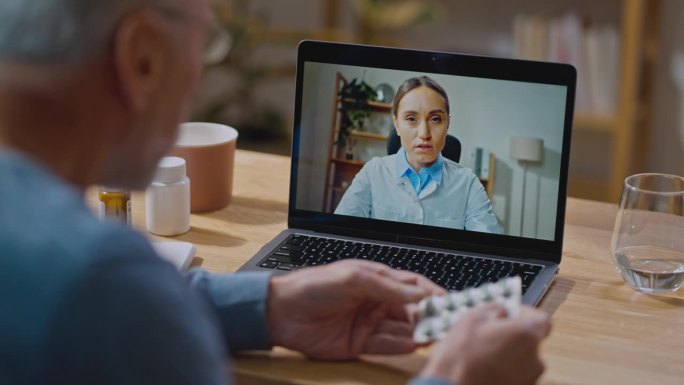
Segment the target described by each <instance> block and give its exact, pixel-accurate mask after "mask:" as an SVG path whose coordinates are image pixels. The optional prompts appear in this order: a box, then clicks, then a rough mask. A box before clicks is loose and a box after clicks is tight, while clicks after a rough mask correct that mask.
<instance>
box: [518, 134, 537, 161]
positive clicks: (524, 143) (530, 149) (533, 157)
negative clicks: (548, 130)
mask: <svg viewBox="0 0 684 385" xmlns="http://www.w3.org/2000/svg"><path fill="white" fill-rule="evenodd" d="M543 149H544V141H543V140H542V139H538V138H511V158H513V159H517V160H524V161H527V162H539V161H541V159H542V150H543Z"/></svg>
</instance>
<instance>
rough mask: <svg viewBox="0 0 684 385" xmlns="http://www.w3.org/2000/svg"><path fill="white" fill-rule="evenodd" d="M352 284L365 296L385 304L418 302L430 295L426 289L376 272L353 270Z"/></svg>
mask: <svg viewBox="0 0 684 385" xmlns="http://www.w3.org/2000/svg"><path fill="white" fill-rule="evenodd" d="M350 279H351V282H350V284H353V285H355V286H356V287H357V288H358V289H361V290H362V291H363V294H364V296H366V297H367V298H369V299H372V300H374V301H379V302H384V303H389V304H392V303H410V302H418V301H420V300H421V299H423V298H425V297H426V296H428V295H429V291H428V290H427V289H425V288H424V287H421V286H417V285H412V284H407V283H403V282H399V281H397V280H394V279H392V278H389V277H387V276H384V275H380V274H377V273H376V272H369V271H365V270H353V271H352V273H351V277H350Z"/></svg>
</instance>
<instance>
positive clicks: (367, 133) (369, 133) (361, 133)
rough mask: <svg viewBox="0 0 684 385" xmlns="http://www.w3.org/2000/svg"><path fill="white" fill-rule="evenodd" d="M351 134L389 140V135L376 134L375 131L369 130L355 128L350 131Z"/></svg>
mask: <svg viewBox="0 0 684 385" xmlns="http://www.w3.org/2000/svg"><path fill="white" fill-rule="evenodd" d="M349 135H351V136H356V137H359V138H368V139H377V140H387V135H382V134H375V133H372V132H368V131H359V130H353V131H349Z"/></svg>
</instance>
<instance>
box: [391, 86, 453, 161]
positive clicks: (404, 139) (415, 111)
mask: <svg viewBox="0 0 684 385" xmlns="http://www.w3.org/2000/svg"><path fill="white" fill-rule="evenodd" d="M393 119H394V127H395V128H396V129H397V135H399V137H400V138H401V146H402V147H403V148H404V151H406V159H407V160H408V162H409V164H410V165H411V167H412V168H413V169H414V170H416V171H418V170H420V169H421V168H425V167H429V166H430V165H432V164H433V163H434V162H435V161H436V160H437V156H438V155H439V153H440V152H442V149H443V148H444V142H445V140H446V135H447V130H448V129H449V115H448V114H447V107H446V103H445V101H444V98H443V97H442V95H440V94H439V93H438V92H437V91H435V90H433V89H432V88H429V87H425V86H420V87H417V88H414V89H412V90H411V91H409V92H407V93H406V94H405V95H404V97H403V98H401V100H400V101H399V105H398V106H397V111H396V114H395V115H394V117H393Z"/></svg>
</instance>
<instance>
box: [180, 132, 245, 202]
mask: <svg viewBox="0 0 684 385" xmlns="http://www.w3.org/2000/svg"><path fill="white" fill-rule="evenodd" d="M237 137H238V132H237V130H235V129H234V128H233V127H229V126H225V125H223V124H215V123H183V124H181V125H180V129H179V132H178V140H177V141H176V145H175V147H174V148H173V150H171V155H172V156H179V157H181V158H183V159H185V161H186V164H187V174H188V177H189V178H190V210H191V211H192V212H193V213H194V212H205V211H213V210H219V209H222V208H224V207H226V206H227V205H228V204H230V200H231V198H232V195H233V167H234V164H235V145H236V142H237Z"/></svg>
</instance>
